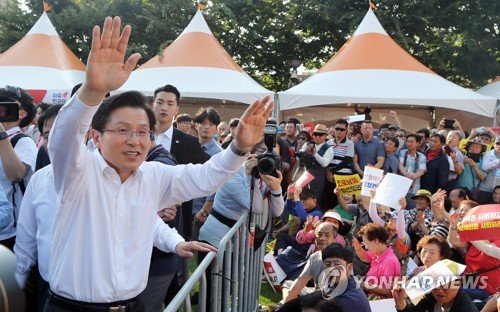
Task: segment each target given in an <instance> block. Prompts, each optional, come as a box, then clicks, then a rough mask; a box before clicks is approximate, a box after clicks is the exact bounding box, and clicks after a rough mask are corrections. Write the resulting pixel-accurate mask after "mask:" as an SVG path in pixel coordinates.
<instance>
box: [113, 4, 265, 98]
mask: <svg viewBox="0 0 500 312" xmlns="http://www.w3.org/2000/svg"><path fill="white" fill-rule="evenodd" d="M166 84H171V85H174V86H175V87H177V88H178V89H179V91H180V93H181V95H182V96H183V97H193V98H209V99H221V100H229V101H235V102H241V103H247V104H250V103H253V102H254V101H255V100H256V99H258V98H261V97H263V96H265V95H272V94H273V92H271V91H269V90H267V89H265V88H263V87H262V86H261V85H259V84H258V83H257V82H256V81H254V80H253V79H252V78H251V77H250V76H249V75H247V74H246V73H245V72H244V71H243V70H242V69H241V68H240V67H239V66H238V64H236V62H234V60H233V59H232V58H231V56H230V55H229V54H227V52H226V51H225V50H224V48H223V47H222V45H221V44H220V43H219V42H218V41H217V39H216V38H215V36H214V35H213V33H212V32H211V31H210V29H209V27H208V25H207V23H206V21H205V19H204V18H203V15H202V14H201V12H200V11H199V10H198V12H197V13H196V14H195V16H194V17H193V19H192V20H191V22H190V23H189V25H188V26H187V28H186V29H185V30H184V32H183V33H182V34H181V35H180V36H179V37H178V38H177V39H176V40H175V41H174V42H173V43H172V44H170V45H169V46H168V47H167V48H166V49H165V50H164V51H163V54H162V56H161V57H159V56H155V57H154V58H152V59H151V60H149V61H147V62H146V63H145V64H144V65H142V66H140V67H139V68H137V69H136V70H134V71H133V72H132V74H131V76H130V78H129V79H128V81H127V82H126V83H125V85H123V87H121V88H120V90H118V91H127V90H138V91H141V92H143V93H144V94H146V95H148V96H152V95H153V92H154V90H155V89H156V88H157V87H160V86H163V85H166Z"/></svg>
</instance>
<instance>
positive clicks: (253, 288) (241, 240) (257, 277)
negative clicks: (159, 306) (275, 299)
mask: <svg viewBox="0 0 500 312" xmlns="http://www.w3.org/2000/svg"><path fill="white" fill-rule="evenodd" d="M265 218H266V217H265V216H254V222H255V223H256V224H258V225H259V226H262V223H264V222H265V220H266V219H265ZM263 220H264V221H263ZM250 239H251V235H250V232H249V231H248V211H246V212H245V213H244V214H243V215H242V216H241V218H240V219H239V220H238V222H236V224H235V225H234V226H233V227H232V228H231V230H230V231H229V232H228V233H227V234H226V235H225V236H224V237H223V238H222V240H221V242H220V245H219V250H218V252H217V253H215V252H210V253H208V254H207V256H206V257H205V258H204V259H203V261H202V262H201V263H200V264H199V265H198V267H197V268H196V270H195V271H194V272H193V274H191V276H190V278H189V279H188V280H187V281H186V283H185V284H184V286H183V287H182V288H181V290H180V291H179V292H178V293H177V295H176V296H175V298H174V299H173V300H172V302H171V303H170V304H169V305H168V306H167V308H166V309H165V310H164V312H174V311H178V310H179V309H180V308H181V306H182V308H183V311H187V312H190V311H191V299H190V294H191V291H192V289H193V288H194V287H195V285H196V284H197V283H198V282H199V297H198V304H199V305H198V307H199V309H198V311H200V312H204V311H205V309H206V308H205V307H206V302H207V301H208V302H210V304H211V311H212V312H215V311H242V312H246V311H252V312H253V311H257V308H258V306H259V294H260V288H261V277H262V267H263V262H262V260H263V258H264V254H265V250H266V247H265V242H266V241H264V243H263V246H261V247H260V248H259V249H258V250H257V251H256V252H254V248H253V247H252V248H251V247H250ZM211 263H212V272H211V274H212V279H211V281H212V283H211V285H208V287H211V298H207V279H206V275H205V272H206V270H207V268H208V267H209V265H210V264H211Z"/></svg>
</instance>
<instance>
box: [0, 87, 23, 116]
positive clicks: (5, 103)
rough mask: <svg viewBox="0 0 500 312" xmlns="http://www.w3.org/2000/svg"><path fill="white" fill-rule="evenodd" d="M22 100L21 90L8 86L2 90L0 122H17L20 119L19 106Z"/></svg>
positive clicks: (0, 96)
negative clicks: (19, 101) (18, 101)
mask: <svg viewBox="0 0 500 312" xmlns="http://www.w3.org/2000/svg"><path fill="white" fill-rule="evenodd" d="M19 99H21V93H20V90H19V88H16V87H11V86H7V87H5V88H0V122H9V121H17V120H18V119H19V104H18V103H17V102H16V100H19Z"/></svg>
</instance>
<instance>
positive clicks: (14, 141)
mask: <svg viewBox="0 0 500 312" xmlns="http://www.w3.org/2000/svg"><path fill="white" fill-rule="evenodd" d="M22 138H29V136H27V135H26V134H24V133H18V134H16V135H15V136H13V137H12V139H10V144H11V145H12V148H15V147H16V144H17V142H19V140H20V139H22ZM16 184H17V185H19V189H20V190H21V193H22V194H23V195H24V192H26V185H25V184H24V179H21V181H19V182H17V183H12V206H13V209H12V213H13V214H14V227H15V226H17V216H16V207H17V205H16Z"/></svg>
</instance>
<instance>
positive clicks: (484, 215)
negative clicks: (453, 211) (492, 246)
mask: <svg viewBox="0 0 500 312" xmlns="http://www.w3.org/2000/svg"><path fill="white" fill-rule="evenodd" d="M458 233H459V234H460V240H461V241H463V242H470V241H475V240H495V239H500V205H499V204H495V205H481V206H477V207H474V208H472V209H471V210H469V211H467V213H466V214H465V216H464V217H463V219H462V222H461V223H460V226H459V227H458Z"/></svg>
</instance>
